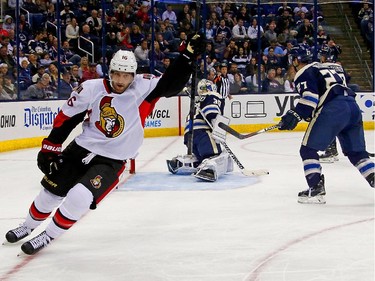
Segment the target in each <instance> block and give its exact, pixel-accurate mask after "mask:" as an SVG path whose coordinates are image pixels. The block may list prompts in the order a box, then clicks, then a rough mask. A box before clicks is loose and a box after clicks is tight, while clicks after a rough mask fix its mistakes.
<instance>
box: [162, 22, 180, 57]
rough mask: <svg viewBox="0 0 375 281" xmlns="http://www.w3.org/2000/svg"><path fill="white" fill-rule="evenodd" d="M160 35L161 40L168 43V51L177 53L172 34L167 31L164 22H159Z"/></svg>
mask: <svg viewBox="0 0 375 281" xmlns="http://www.w3.org/2000/svg"><path fill="white" fill-rule="evenodd" d="M159 27H160V33H161V34H162V35H163V38H164V40H165V41H167V43H168V46H169V47H168V49H170V50H171V51H173V52H175V51H177V46H176V41H175V37H174V35H173V32H172V31H170V30H168V29H167V25H166V24H165V23H164V22H160V24H159Z"/></svg>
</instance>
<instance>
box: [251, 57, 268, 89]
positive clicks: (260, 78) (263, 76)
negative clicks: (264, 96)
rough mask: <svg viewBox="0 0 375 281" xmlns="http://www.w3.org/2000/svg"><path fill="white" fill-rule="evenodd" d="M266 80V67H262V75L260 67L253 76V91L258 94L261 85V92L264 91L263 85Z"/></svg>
mask: <svg viewBox="0 0 375 281" xmlns="http://www.w3.org/2000/svg"><path fill="white" fill-rule="evenodd" d="M265 79H266V67H265V65H264V64H261V65H260V75H259V73H258V66H257V67H256V69H255V74H254V75H253V79H252V83H251V84H252V86H253V91H254V92H258V88H259V85H260V90H261V91H262V84H263V81H264V80H265Z"/></svg>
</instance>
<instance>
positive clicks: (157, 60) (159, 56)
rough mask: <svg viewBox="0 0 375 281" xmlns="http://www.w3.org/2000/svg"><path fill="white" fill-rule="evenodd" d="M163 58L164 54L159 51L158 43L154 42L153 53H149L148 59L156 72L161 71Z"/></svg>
mask: <svg viewBox="0 0 375 281" xmlns="http://www.w3.org/2000/svg"><path fill="white" fill-rule="evenodd" d="M164 58H165V54H164V53H163V52H162V51H161V50H160V46H159V42H158V41H156V40H155V41H154V51H153V52H152V51H150V52H149V59H150V62H151V63H153V64H154V65H153V67H154V68H155V69H157V70H159V71H160V70H161V69H163V59H164Z"/></svg>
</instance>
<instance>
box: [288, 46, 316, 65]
mask: <svg viewBox="0 0 375 281" xmlns="http://www.w3.org/2000/svg"><path fill="white" fill-rule="evenodd" d="M290 55H291V57H292V60H294V59H295V58H296V59H298V61H300V62H302V63H310V62H311V61H312V52H311V48H310V46H309V45H308V44H299V45H297V46H295V47H293V48H292V50H291V51H290Z"/></svg>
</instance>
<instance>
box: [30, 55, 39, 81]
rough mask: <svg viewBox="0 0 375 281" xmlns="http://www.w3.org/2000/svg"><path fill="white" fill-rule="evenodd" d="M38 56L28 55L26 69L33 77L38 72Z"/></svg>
mask: <svg viewBox="0 0 375 281" xmlns="http://www.w3.org/2000/svg"><path fill="white" fill-rule="evenodd" d="M38 66H39V63H38V56H37V55H36V54H30V55H29V66H28V68H29V69H30V75H31V76H33V75H35V74H36V73H37V71H38Z"/></svg>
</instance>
